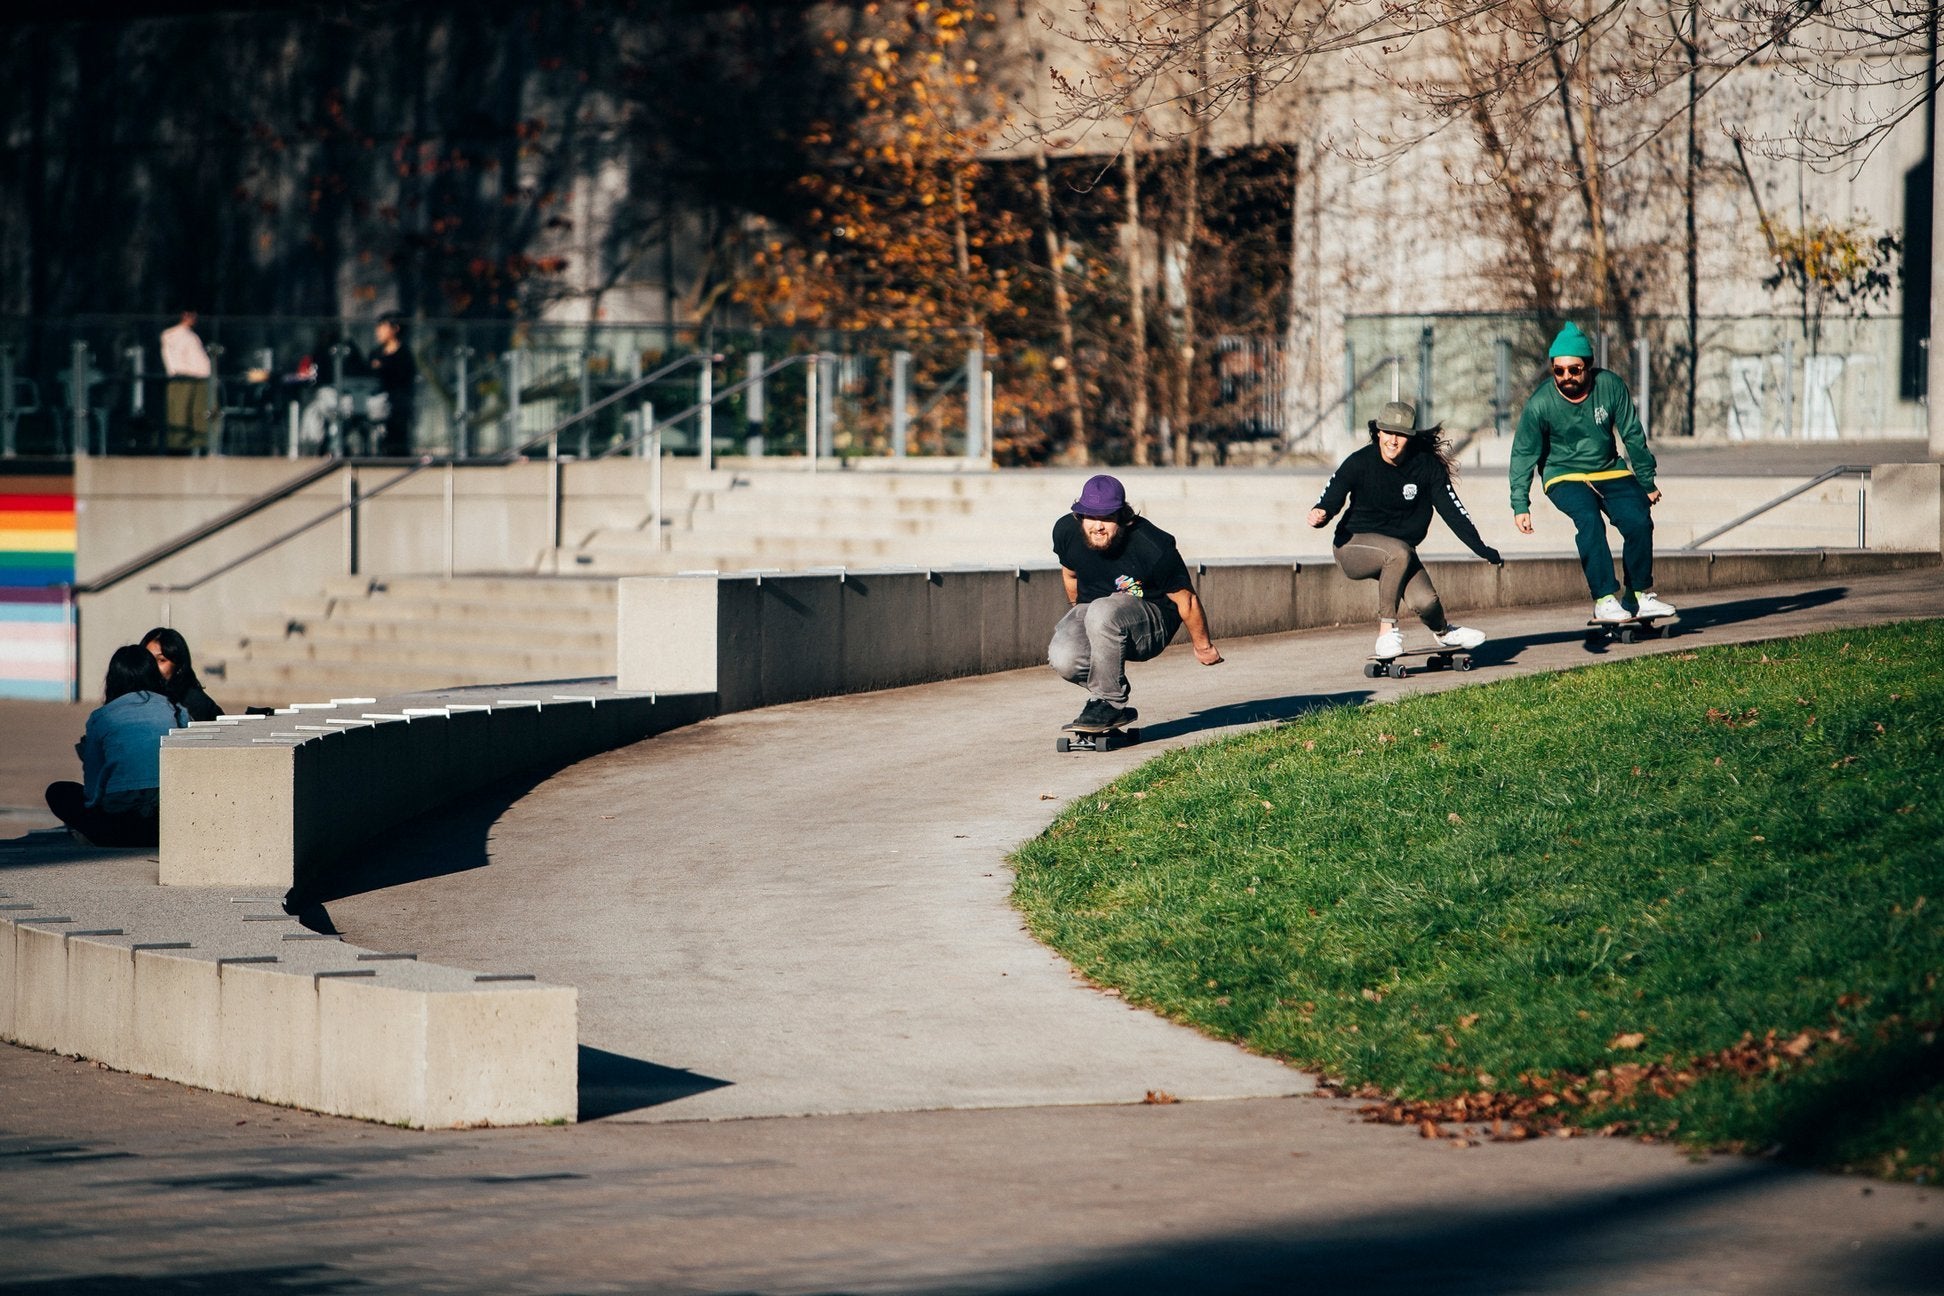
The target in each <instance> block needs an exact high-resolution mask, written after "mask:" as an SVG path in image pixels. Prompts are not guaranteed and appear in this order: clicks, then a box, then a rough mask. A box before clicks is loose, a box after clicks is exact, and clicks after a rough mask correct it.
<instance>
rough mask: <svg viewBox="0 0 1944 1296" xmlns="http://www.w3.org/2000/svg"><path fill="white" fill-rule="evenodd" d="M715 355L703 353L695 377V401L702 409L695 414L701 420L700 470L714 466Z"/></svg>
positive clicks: (705, 470)
mask: <svg viewBox="0 0 1944 1296" xmlns="http://www.w3.org/2000/svg"><path fill="white" fill-rule="evenodd" d="M714 393H715V356H714V355H712V354H704V355H703V357H702V372H701V374H700V375H699V376H698V377H697V378H696V403H697V404H699V405H700V406H701V407H702V409H701V412H700V413H699V414H697V415H696V417H697V418H698V419H700V420H701V427H700V429H699V431H700V433H701V442H702V471H704V472H707V471H709V470H710V469H711V468H714V467H715V394H714Z"/></svg>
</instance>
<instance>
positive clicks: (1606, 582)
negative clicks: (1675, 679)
mask: <svg viewBox="0 0 1944 1296" xmlns="http://www.w3.org/2000/svg"><path fill="white" fill-rule="evenodd" d="M1547 355H1548V357H1549V358H1550V360H1551V362H1552V379H1551V380H1550V381H1549V382H1542V383H1540V384H1539V386H1538V388H1536V389H1535V390H1534V391H1533V393H1532V396H1531V397H1530V398H1529V399H1528V400H1527V401H1526V404H1525V409H1524V410H1523V411H1522V412H1521V413H1520V415H1519V431H1518V433H1517V435H1515V436H1514V437H1513V438H1512V468H1511V475H1512V513H1513V517H1512V522H1513V524H1514V525H1515V526H1517V527H1518V528H1519V530H1520V531H1522V532H1524V533H1525V534H1526V535H1531V534H1532V474H1533V470H1534V469H1537V470H1538V472H1539V484H1540V486H1541V487H1542V488H1543V489H1544V490H1545V492H1546V498H1547V499H1549V500H1551V501H1552V502H1553V504H1554V506H1555V507H1557V508H1558V509H1559V511H1560V512H1562V513H1564V514H1565V515H1566V516H1567V517H1569V518H1571V519H1573V526H1574V527H1575V528H1576V529H1577V530H1578V532H1579V557H1580V565H1581V566H1582V567H1584V568H1585V569H1586V586H1587V589H1588V590H1589V591H1590V592H1591V593H1592V595H1593V616H1594V618H1595V619H1596V620H1600V621H1609V622H1613V621H1627V620H1631V619H1632V618H1633V617H1635V616H1643V617H1654V616H1663V617H1664V616H1673V615H1674V609H1673V608H1672V607H1670V606H1669V605H1667V604H1666V603H1663V602H1661V601H1660V600H1659V599H1658V598H1656V597H1654V592H1653V591H1654V515H1653V513H1652V512H1651V508H1652V506H1653V505H1655V504H1658V503H1659V502H1660V497H1661V493H1660V491H1659V490H1657V489H1655V487H1654V452H1653V451H1651V450H1649V449H1648V448H1647V436H1646V433H1644V432H1643V431H1642V430H1641V427H1640V416H1639V415H1638V414H1637V413H1635V412H1634V403H1633V396H1632V395H1631V394H1630V393H1629V392H1628V391H1627V384H1626V383H1624V382H1622V381H1621V379H1620V376H1619V375H1618V374H1615V373H1611V372H1609V371H1608V370H1605V369H1599V368H1595V367H1594V365H1593V344H1592V342H1591V341H1589V340H1588V339H1587V336H1586V334H1584V333H1582V332H1581V331H1580V328H1579V326H1578V325H1577V324H1568V325H1567V326H1566V327H1565V328H1563V329H1561V330H1559V336H1558V337H1556V338H1554V339H1553V344H1552V349H1551V350H1550V351H1548V352H1547ZM1616 435H1617V436H1618V437H1619V440H1620V444H1622V445H1624V446H1625V447H1626V451H1627V457H1626V458H1625V459H1622V458H1621V457H1620V454H1619V451H1618V449H1617V448H1616V446H1615V443H1614V437H1615V436H1616ZM1603 514H1604V516H1602V515H1603ZM1608 518H1611V519H1612V520H1613V525H1614V528H1615V529H1616V530H1618V531H1619V532H1620V540H1621V546H1620V566H1621V568H1622V570H1623V571H1624V572H1625V574H1626V577H1627V588H1626V590H1625V591H1623V590H1622V589H1621V588H1620V584H1619V582H1617V581H1615V580H1614V579H1613V550H1612V549H1611V548H1609V547H1608V545H1607V538H1606V521H1607V519H1608ZM1623 595H1624V597H1623Z"/></svg>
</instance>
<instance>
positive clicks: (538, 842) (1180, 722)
mask: <svg viewBox="0 0 1944 1296" xmlns="http://www.w3.org/2000/svg"><path fill="white" fill-rule="evenodd" d="M1708 599H1709V601H1708V603H1706V604H1705V605H1704V604H1700V603H1698V602H1697V603H1694V604H1692V605H1690V606H1688V607H1686V608H1684V625H1683V631H1684V634H1683V636H1682V637H1681V638H1678V639H1675V640H1673V641H1671V642H1667V643H1660V642H1654V643H1648V644H1641V645H1635V646H1633V647H1628V648H1620V647H1616V648H1613V649H1611V650H1609V653H1610V655H1612V656H1616V657H1619V656H1628V655H1633V654H1637V653H1646V652H1659V651H1669V650H1674V651H1684V650H1687V649H1690V648H1692V647H1696V646H1703V645H1708V644H1718V643H1724V642H1731V641H1737V640H1747V639H1759V638H1770V637H1775V636H1780V635H1789V634H1799V633H1804V632H1808V631H1813V630H1817V629H1824V628H1829V627H1832V626H1837V625H1855V624H1862V623H1867V622H1875V621H1886V620H1895V619H1899V618H1904V617H1910V616H1939V615H1944V582H1940V580H1939V578H1938V574H1937V572H1936V570H1935V569H1929V570H1922V571H1914V572H1908V573H1900V574H1897V575H1893V576H1885V577H1873V578H1869V579H1864V580H1856V581H1850V582H1828V583H1807V584H1798V585H1792V586H1780V587H1778V586H1764V587H1760V588H1756V589H1750V590H1748V591H1747V592H1746V593H1738V592H1732V591H1731V592H1729V593H1728V594H1726V595H1723V594H1720V593H1716V594H1714V595H1711V596H1708ZM1211 614H1212V616H1213V617H1214V618H1215V619H1216V623H1217V626H1218V627H1219V624H1220V616H1221V609H1220V608H1214V609H1211ZM1583 615H1584V613H1583V610H1582V605H1580V604H1573V605H1570V606H1567V607H1560V608H1551V609H1521V610H1516V611H1505V612H1493V613H1490V614H1487V615H1486V616H1482V617H1480V618H1479V621H1478V623H1479V625H1480V626H1481V628H1483V629H1485V630H1487V631H1488V632H1489V633H1490V634H1491V635H1492V636H1493V639H1492V642H1491V643H1489V644H1488V645H1487V646H1486V647H1485V648H1484V649H1482V650H1481V651H1480V652H1479V654H1478V661H1479V667H1480V669H1479V670H1477V671H1475V672H1474V673H1472V674H1470V675H1463V676H1457V675H1451V674H1438V675H1432V676H1420V677H1413V678H1411V679H1409V680H1406V681H1402V682H1392V681H1388V680H1366V679H1364V678H1363V676H1362V674H1361V671H1360V667H1361V664H1362V661H1363V656H1364V654H1365V653H1366V652H1367V651H1368V642H1369V639H1370V637H1371V632H1370V630H1369V629H1368V628H1366V627H1362V626H1359V627H1356V628H1354V629H1342V630H1333V631H1322V632H1306V633H1301V634H1293V635H1283V636H1275V637H1269V638H1261V639H1252V640H1241V641H1234V642H1231V643H1227V644H1225V645H1224V651H1225V652H1227V653H1228V654H1229V658H1230V660H1229V661H1228V662H1227V663H1226V664H1224V665H1222V666H1220V667H1217V668H1214V669H1206V668H1201V667H1198V666H1197V665H1196V663H1195V661H1194V659H1193V657H1192V656H1191V655H1190V654H1188V653H1186V652H1183V651H1179V650H1176V651H1173V652H1170V653H1169V654H1167V655H1166V656H1165V657H1164V658H1163V659H1161V660H1159V661H1156V662H1152V663H1147V664H1145V665H1141V666H1137V667H1135V668H1134V674H1133V678H1134V684H1135V696H1134V701H1135V702H1136V704H1137V705H1139V706H1140V707H1141V709H1142V713H1143V721H1144V724H1145V726H1146V730H1147V733H1148V735H1149V737H1150V738H1151V739H1152V740H1153V741H1151V742H1150V743H1149V744H1147V745H1144V746H1142V747H1138V748H1135V749H1133V750H1130V751H1125V752H1114V753H1109V754H1105V755H1100V754H1084V755H1078V754H1077V755H1058V754H1056V753H1055V752H1054V750H1053V738H1054V735H1055V732H1056V730H1057V727H1058V725H1059V724H1060V722H1062V721H1064V720H1065V719H1067V718H1068V717H1069V716H1070V715H1071V714H1072V713H1073V712H1074V711H1075V710H1076V709H1077V707H1078V703H1079V701H1080V700H1081V698H1080V693H1079V691H1078V690H1076V689H1074V688H1072V687H1071V686H1070V685H1067V684H1065V683H1063V682H1061V681H1059V680H1058V679H1056V678H1054V677H1053V676H1052V674H1051V673H1050V672H1047V671H1026V672H1015V673H1011V674H1007V675H998V676H989V677H983V678H976V679H968V680H958V681H951V682H946V683H941V684H932V685H926V686H922V687H918V688H909V689H901V690H896V691H892V692H886V693H877V694H866V695H859V696H854V697H845V698H832V699H824V700H820V701H815V702H808V703H802V704H798V705H793V706H785V707H776V708H771V709H768V710H763V711H755V712H747V713H743V714H738V715H732V716H726V717H722V718H720V719H717V720H713V721H709V722H707V723H705V724H702V725H698V726H695V727H693V728H690V729H687V730H683V731H680V732H678V733H674V734H669V735H665V736H663V737H660V738H656V739H651V740H649V741H647V742H645V743H641V744H638V745H636V746H634V747H631V748H627V749H625V750H622V751H617V752H612V753H609V754H607V755H605V756H600V757H596V758H594V759H592V760H588V761H584V762H582V763H580V764H579V765H576V766H574V767H572V768H570V769H568V770H566V771H564V772H562V773H560V774H558V775H556V776H555V777H553V778H551V779H549V780H547V781H546V782H544V783H542V784H541V785H539V786H538V787H536V788H534V789H533V790H532V791H531V792H529V793H528V794H527V795H525V796H522V797H520V798H519V799H517V800H516V801H513V802H512V803H511V804H510V805H504V806H500V805H494V806H483V807H482V806H475V807H473V808H471V809H470V810H468V811H465V812H461V813H460V814H457V815H448V816H442V817H440V818H438V819H436V820H433V821H430V822H428V823H427V824H425V825H423V826H422V827H421V829H420V830H419V831H417V832H415V833H414V834H412V835H411V836H410V837H409V838H408V839H407V840H404V841H401V842H400V843H398V844H397V845H396V846H395V847H394V848H392V849H391V850H390V851H388V852H387V853H386V854H385V855H384V856H383V857H382V858H380V859H377V860H375V861H373V863H372V871H371V873H370V874H369V875H368V876H367V877H366V878H365V880H364V881H365V884H367V885H374V886H375V885H378V884H381V883H382V884H385V885H384V886H383V889H379V890H369V891H364V892H362V893H360V894H356V895H352V896H347V897H345V898H342V899H338V900H334V901H332V902H331V903H330V904H329V905H328V910H329V913H330V916H331V918H332V919H333V920H334V921H335V922H336V924H337V925H338V927H339V928H340V929H341V930H343V931H344V932H345V933H346V935H347V936H348V937H349V938H351V939H352V940H354V941H356V942H358V943H361V944H367V945H371V946H374V947H377V948H394V949H415V950H418V951H420V952H421V953H422V954H424V956H425V957H427V958H434V959H437V960H440V961H449V962H457V963H460V964H462V965H465V966H473V967H481V968H492V969H497V970H502V971H521V972H534V973H537V974H538V975H539V976H540V977H541V978H543V979H544V980H547V981H553V982H558V983H563V984H568V985H574V986H577V987H579V989H580V996H581V998H580V1014H581V1017H580V1033H581V1040H582V1044H583V1048H584V1050H591V1051H590V1052H585V1053H584V1056H583V1073H584V1079H585V1081H586V1083H587V1085H588V1086H589V1088H590V1089H591V1090H592V1091H593V1092H592V1093H591V1094H584V1107H587V1106H588V1104H589V1103H590V1102H591V1109H589V1110H584V1113H583V1114H584V1115H612V1116H617V1117H620V1118H624V1119H640V1120H692V1119H713V1118H725V1117H746V1116H779V1115H798V1114H810V1113H836V1112H879V1111H899V1110H914V1109H931V1108H956V1107H1013V1106H1039V1105H1053V1104H1072V1103H1125V1102H1138V1101H1140V1100H1141V1099H1142V1097H1143V1095H1144V1094H1146V1093H1147V1092H1148V1091H1149V1090H1164V1091H1166V1092H1168V1093H1170V1094H1172V1095H1174V1096H1176V1097H1180V1098H1185V1099H1187V1098H1234V1097H1244V1096H1273V1095H1280V1094H1286V1093H1291V1092H1298V1091H1301V1090H1303V1089H1305V1088H1307V1087H1308V1085H1309V1082H1308V1080H1307V1078H1306V1077H1304V1076H1302V1075H1301V1074H1300V1073H1298V1072H1296V1071H1293V1070H1291V1069H1288V1068H1285V1067H1283V1066H1281V1065H1280V1064H1278V1063H1275V1062H1272V1061H1269V1060H1266V1059H1262V1058H1259V1057H1254V1056H1251V1055H1249V1054H1247V1053H1245V1052H1243V1051H1242V1050H1240V1049H1237V1048H1234V1047H1232V1046H1230V1045H1227V1044H1223V1043H1220V1042H1217V1041H1212V1040H1209V1039H1207V1038H1205V1037H1203V1036H1200V1035H1198V1034H1196V1033H1194V1032H1192V1031H1189V1030H1187V1029H1185V1028H1181V1027H1177V1026H1174V1025H1172V1024H1170V1023H1167V1022H1165V1021H1163V1020H1161V1019H1159V1018H1157V1017H1154V1016H1152V1015H1150V1014H1148V1013H1145V1012H1141V1011H1137V1010H1134V1009H1131V1008H1128V1007H1127V1006H1125V1005H1123V1004H1121V1003H1120V1002H1118V1001H1117V1000H1115V999H1113V998H1111V997H1109V996H1108V995H1106V994H1103V993H1101V992H1099V991H1097V990H1094V989H1092V988H1090V987H1088V986H1087V985H1086V984H1084V983H1083V982H1082V981H1080V980H1079V979H1078V978H1077V977H1076V976H1075V975H1074V974H1073V973H1072V971H1071V970H1070V969H1069V968H1067V966H1066V965H1065V964H1064V963H1063V962H1062V961H1061V960H1059V959H1058V958H1056V957H1054V956H1053V955H1052V954H1050V953H1049V952H1047V951H1046V950H1045V949H1043V948H1042V947H1041V946H1039V945H1038V944H1037V943H1035V942H1034V941H1033V940H1032V939H1031V938H1030V937H1029V936H1028V935H1027V934H1026V933H1025V932H1024V930H1023V928H1022V925H1021V923H1020V920H1019V918H1018V915H1017V914H1016V913H1015V912H1014V911H1013V910H1012V909H1011V908H1010V907H1009V905H1008V902H1007V894H1008V889H1009V886H1010V872H1009V870H1008V869H1007V868H1006V866H1005V864H1004V857H1005V854H1006V852H1007V851H1008V850H1009V849H1011V848H1012V847H1013V846H1015V845H1016V844H1018V843H1019V842H1020V841H1022V840H1024V839H1026V838H1028V837H1030V836H1031V835H1033V834H1034V833H1036V832H1038V831H1040V830H1041V829H1042V828H1043V827H1044V826H1045V825H1046V824H1047V823H1048V822H1049V821H1050V819H1051V818H1052V817H1053V815H1054V813H1055V812H1056V811H1057V810H1058V809H1059V808H1060V807H1061V806H1062V805H1064V804H1065V803H1067V802H1068V801H1070V800H1071V799H1073V798H1075V797H1078V796H1082V795H1084V794H1086V793H1087V792H1089V791H1091V790H1092V789H1094V788H1096V787H1098V786H1100V785H1101V784H1103V783H1104V782H1106V781H1108V780H1110V779H1111V778H1112V777H1113V776H1114V774H1115V773H1116V772H1117V771H1120V770H1123V769H1126V768H1129V767H1131V766H1133V765H1134V764H1137V763H1139V762H1141V761H1143V760H1145V759H1147V758H1148V757H1149V756H1151V755H1153V754H1154V752H1155V751H1156V750H1158V749H1159V748H1160V747H1163V746H1169V745H1175V744H1179V743H1186V742H1193V741H1199V740H1201V739H1204V738H1206V737H1208V736H1210V735H1211V734H1213V733H1216V732H1220V731H1222V730H1224V729H1228V728H1233V727H1237V726H1244V725H1250V724H1259V723H1263V722H1267V721H1273V720H1277V719H1284V718H1288V717H1291V716H1294V715H1296V714H1299V713H1300V712H1301V711H1303V710H1305V709H1307V708H1309V707H1313V706H1316V705H1319V704H1327V703H1354V702H1359V701H1362V700H1365V699H1367V698H1383V697H1389V696H1394V695H1396V694H1398V693H1401V692H1406V691H1415V690H1419V689H1430V688H1446V687H1453V686H1457V685H1460V684H1467V683H1473V682H1479V683H1482V682H1486V681H1489V680H1492V679H1495V678H1502V677H1505V676H1507V675H1510V674H1524V673H1532V672H1537V671H1546V670H1556V669H1561V668H1564V667H1569V666H1574V665H1579V664H1583V663H1585V662H1587V661H1589V660H1592V659H1593V658H1592V656H1591V654H1590V652H1589V650H1588V649H1587V647H1586V646H1585V642H1584V640H1583V638H1582V633H1581V629H1580V622H1581V620H1582V618H1583ZM1420 633H1421V632H1420Z"/></svg>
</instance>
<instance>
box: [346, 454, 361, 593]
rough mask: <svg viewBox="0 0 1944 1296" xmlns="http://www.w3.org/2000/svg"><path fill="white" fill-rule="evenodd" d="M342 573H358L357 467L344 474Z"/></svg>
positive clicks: (348, 574)
mask: <svg viewBox="0 0 1944 1296" xmlns="http://www.w3.org/2000/svg"><path fill="white" fill-rule="evenodd" d="M344 503H345V509H344V574H345V575H346V576H356V575H357V574H358V469H357V466H356V465H355V464H354V465H352V467H351V470H350V471H349V472H347V473H345V474H344Z"/></svg>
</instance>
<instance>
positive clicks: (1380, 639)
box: [1370, 630, 1404, 661]
mask: <svg viewBox="0 0 1944 1296" xmlns="http://www.w3.org/2000/svg"><path fill="white" fill-rule="evenodd" d="M1370 651H1371V655H1372V656H1375V657H1378V658H1380V659H1382V660H1384V661H1389V660H1390V659H1391V658H1393V657H1397V656H1401V655H1402V654H1403V652H1404V636H1403V635H1401V634H1399V633H1398V632H1397V631H1395V630H1386V631H1384V633H1382V634H1380V635H1378V636H1377V646H1376V647H1375V648H1372V649H1371V650H1370Z"/></svg>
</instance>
